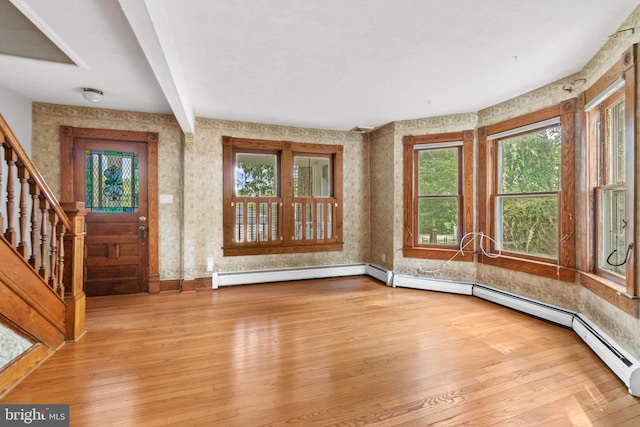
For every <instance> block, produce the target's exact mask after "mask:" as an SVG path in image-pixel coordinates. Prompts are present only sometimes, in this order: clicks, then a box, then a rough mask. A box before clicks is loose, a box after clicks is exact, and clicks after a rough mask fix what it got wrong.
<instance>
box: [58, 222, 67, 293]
mask: <svg viewBox="0 0 640 427" xmlns="http://www.w3.org/2000/svg"><path fill="white" fill-rule="evenodd" d="M56 229H57V233H56V234H57V236H58V266H57V268H56V283H57V288H56V293H57V294H58V295H60V297H62V298H64V280H63V278H64V234H65V231H66V228H65V226H64V224H62V223H61V222H60V223H58V226H57V227H56Z"/></svg>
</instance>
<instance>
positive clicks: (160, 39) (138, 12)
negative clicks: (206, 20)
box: [118, 0, 195, 134]
mask: <svg viewBox="0 0 640 427" xmlns="http://www.w3.org/2000/svg"><path fill="white" fill-rule="evenodd" d="M118 1H119V3H120V7H121V8H122V10H123V12H124V14H125V16H126V17H127V20H128V21H129V25H131V28H132V29H133V32H134V34H135V36H136V38H137V39H138V43H139V44H140V47H141V48H142V51H143V52H144V54H145V56H146V57H147V61H148V62H149V65H150V66H151V69H152V70H153V74H154V75H155V76H156V80H157V81H158V84H160V87H161V88H162V92H163V93H164V96H165V97H166V98H167V101H168V102H169V105H170V106H171V110H172V111H173V114H174V116H175V117H176V120H178V123H179V125H180V128H182V131H183V132H184V133H185V134H191V133H195V111H194V108H193V104H192V103H191V97H190V96H189V91H188V90H187V85H186V81H185V79H184V75H183V73H182V65H181V62H180V58H179V56H178V49H177V48H176V44H175V41H174V39H173V34H172V32H171V26H170V24H169V19H168V17H167V13H166V11H165V9H164V6H163V5H162V2H161V1H157V0H118Z"/></svg>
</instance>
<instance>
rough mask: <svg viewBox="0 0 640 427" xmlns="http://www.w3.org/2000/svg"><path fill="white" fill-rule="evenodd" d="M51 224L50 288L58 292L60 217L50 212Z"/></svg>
mask: <svg viewBox="0 0 640 427" xmlns="http://www.w3.org/2000/svg"><path fill="white" fill-rule="evenodd" d="M49 223H50V224H51V241H50V242H49V286H51V289H53V290H54V291H56V292H57V291H58V289H57V287H58V284H57V283H56V278H57V277H58V271H57V267H58V236H56V231H57V229H58V215H57V214H56V213H55V212H54V211H52V210H51V211H49Z"/></svg>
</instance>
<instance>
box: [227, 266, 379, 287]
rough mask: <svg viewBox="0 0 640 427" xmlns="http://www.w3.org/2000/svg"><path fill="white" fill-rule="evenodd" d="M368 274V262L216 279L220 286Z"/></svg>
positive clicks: (246, 272)
mask: <svg viewBox="0 0 640 427" xmlns="http://www.w3.org/2000/svg"><path fill="white" fill-rule="evenodd" d="M366 274H367V264H353V265H330V266H324V267H302V268H286V269H278V270H258V271H241V272H229V273H218V274H217V277H216V280H217V285H218V286H233V285H249V284H256V283H270V282H283V281H289V280H306V279H324V278H328V277H341V276H362V275H366ZM385 280H386V279H385Z"/></svg>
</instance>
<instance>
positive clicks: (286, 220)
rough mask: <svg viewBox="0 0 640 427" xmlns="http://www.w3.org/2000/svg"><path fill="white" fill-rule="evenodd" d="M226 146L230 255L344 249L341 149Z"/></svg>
mask: <svg viewBox="0 0 640 427" xmlns="http://www.w3.org/2000/svg"><path fill="white" fill-rule="evenodd" d="M222 143H223V159H224V160H223V163H224V181H223V193H224V194H223V198H224V209H223V223H224V247H223V251H224V255H225V256H233V255H255V254H276V253H293V252H319V251H337V250H342V245H343V242H342V146H340V145H324V144H304V143H296V142H283V141H266V140H256V139H244V138H232V137H223V140H222Z"/></svg>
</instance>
